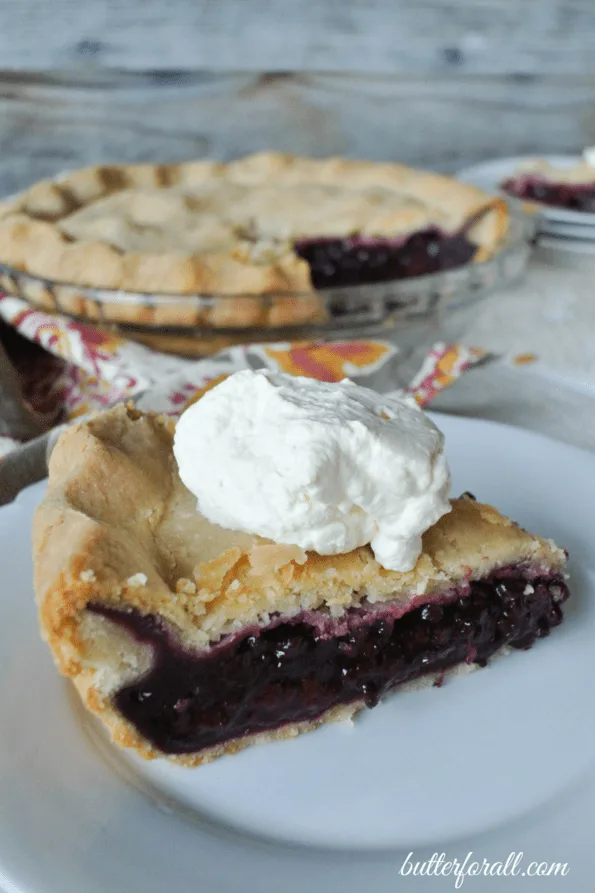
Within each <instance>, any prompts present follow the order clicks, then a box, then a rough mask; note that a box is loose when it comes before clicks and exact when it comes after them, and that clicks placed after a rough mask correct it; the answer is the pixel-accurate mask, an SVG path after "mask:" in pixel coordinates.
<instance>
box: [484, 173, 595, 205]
mask: <svg viewBox="0 0 595 893" xmlns="http://www.w3.org/2000/svg"><path fill="white" fill-rule="evenodd" d="M502 189H504V190H505V191H506V192H508V193H510V195H514V196H516V197H517V198H523V199H529V200H531V201H536V202H540V203H541V204H543V205H553V206H554V207H556V208H568V209H569V210H571V211H588V212H590V213H595V183H554V182H551V181H549V180H546V179H545V178H544V177H540V176H538V175H536V174H524V175H522V176H520V177H513V178H511V179H509V180H505V181H504V182H503V183H502Z"/></svg>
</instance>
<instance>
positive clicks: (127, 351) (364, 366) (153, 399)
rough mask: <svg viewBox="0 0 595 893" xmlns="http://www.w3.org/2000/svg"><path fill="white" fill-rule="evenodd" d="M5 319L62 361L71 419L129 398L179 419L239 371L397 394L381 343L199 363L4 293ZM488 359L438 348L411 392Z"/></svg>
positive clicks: (388, 349)
mask: <svg viewBox="0 0 595 893" xmlns="http://www.w3.org/2000/svg"><path fill="white" fill-rule="evenodd" d="M0 316H1V317H2V318H3V319H4V320H5V322H7V323H8V324H10V325H11V326H13V327H14V328H16V329H17V330H18V331H19V332H20V334H21V335H23V336H24V337H26V338H28V339H29V340H31V341H34V342H36V343H38V344H40V345H41V346H42V347H44V348H45V349H46V350H48V351H49V352H50V353H53V354H55V355H56V356H58V357H60V358H61V359H62V360H63V361H64V369H63V372H62V374H61V376H60V377H59V379H58V380H57V381H56V382H55V383H54V385H53V387H54V388H55V391H56V393H59V395H60V399H61V400H62V402H63V404H64V408H65V413H66V416H67V417H68V418H76V417H77V416H79V415H83V414H85V413H88V412H95V411H97V410H100V409H105V408H107V407H108V406H112V405H113V404H115V403H119V402H121V401H122V400H129V399H134V400H135V401H136V403H137V405H138V406H139V408H141V409H145V410H148V409H150V410H153V411H155V412H161V413H166V414H168V415H171V416H176V415H178V414H179V413H180V412H181V410H182V408H183V407H184V405H185V404H186V403H187V402H188V400H189V399H190V398H191V397H192V395H193V394H194V393H195V392H196V391H197V390H199V389H200V388H203V387H204V386H205V385H206V384H208V382H209V381H212V380H213V379H214V378H219V377H221V376H225V375H229V374H231V373H232V372H236V371H239V370H241V369H257V368H268V369H275V370H279V371H282V372H288V373H290V374H292V375H305V376H308V377H311V378H318V379H321V380H322V381H341V379H343V378H352V379H355V380H359V379H361V378H365V379H366V381H365V382H362V383H365V384H366V385H368V386H369V387H375V388H377V389H378V390H381V391H389V390H391V391H392V390H394V384H392V386H391V380H392V382H395V381H398V380H399V377H398V375H397V374H396V368H397V366H398V364H399V360H400V357H399V352H398V348H396V347H395V346H394V345H392V344H388V343H386V342H383V341H345V342H300V343H284V344H261V345H248V346H241V347H232V348H228V349H226V350H223V351H221V353H219V354H217V355H215V356H213V357H209V358H208V359H203V360H196V359H182V358H179V357H175V356H171V355H168V354H160V353H157V352H155V351H152V350H150V349H149V348H148V347H144V346H143V345H140V344H136V343H134V342H131V341H127V340H126V339H124V338H121V337H119V336H116V335H112V334H110V333H108V332H104V331H101V330H99V329H96V328H94V327H93V326H90V325H85V324H83V323H79V322H76V321H75V320H71V319H68V318H66V317H63V316H59V315H55V314H51V313H46V312H44V311H41V310H34V309H32V308H31V307H30V306H29V305H28V304H27V303H26V302H25V301H23V300H21V299H19V298H14V297H11V296H7V295H6V296H3V295H0ZM484 356H485V354H484V352H483V351H481V350H478V349H476V348H468V347H465V346H463V345H460V344H450V345H445V344H436V345H434V347H433V348H432V349H431V350H430V351H429V353H428V354H427V356H426V358H425V361H424V363H423V365H422V368H421V370H420V372H419V373H418V374H417V375H416V376H415V379H414V380H413V381H412V382H411V383H410V384H409V386H408V387H407V388H406V391H407V392H408V393H411V394H413V395H414V396H415V398H416V399H417V400H418V402H419V403H420V404H422V405H425V404H427V403H429V402H430V401H431V400H432V399H433V398H434V397H435V396H436V394H438V393H439V392H440V391H442V390H443V389H444V388H446V387H448V386H449V385H450V384H452V383H453V382H454V381H455V380H456V379H457V378H458V377H459V376H460V375H461V374H462V373H463V372H465V370H466V369H468V368H469V367H470V366H472V365H474V364H475V363H477V362H478V361H480V360H481V359H482V358H483V357H484ZM391 370H395V374H394V375H391Z"/></svg>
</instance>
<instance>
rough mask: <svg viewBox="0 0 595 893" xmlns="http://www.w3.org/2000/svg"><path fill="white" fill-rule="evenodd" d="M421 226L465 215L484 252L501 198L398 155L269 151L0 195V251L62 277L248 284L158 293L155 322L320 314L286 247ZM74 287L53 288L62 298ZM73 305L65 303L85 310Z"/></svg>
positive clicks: (165, 288) (14, 262) (309, 318)
mask: <svg viewBox="0 0 595 893" xmlns="http://www.w3.org/2000/svg"><path fill="white" fill-rule="evenodd" d="M429 226H437V227H440V228H441V229H442V230H443V231H444V232H446V233H456V232H460V231H461V229H463V228H464V231H465V235H466V237H467V238H468V239H469V241H471V242H472V243H473V244H475V245H476V251H475V255H474V257H473V261H474V262H478V261H484V260H486V259H487V258H489V257H490V256H491V255H492V254H493V253H494V252H495V251H496V250H497V249H498V248H499V246H500V245H501V243H502V240H503V238H504V236H505V235H506V232H507V229H508V211H507V208H506V204H505V203H504V202H503V201H502V200H500V199H494V198H493V197H491V196H489V195H487V194H486V193H484V192H482V191H481V190H479V189H476V188H475V187H473V186H469V185H467V184H463V183H459V182H457V181H456V180H453V179H451V178H449V177H445V176H442V175H439V174H434V173H429V172H424V171H418V170H413V169H411V168H408V167H406V166H404V165H399V164H388V163H387V164H383V163H374V162H364V161H349V160H345V159H340V158H328V159H310V158H302V157H298V156H294V155H283V154H280V153H272V152H269V153H262V154H258V155H253V156H248V157H246V158H242V159H240V160H238V161H234V162H230V163H228V164H222V163H216V162H210V161H198V162H190V163H186V164H178V165H147V164H144V165H112V166H102V167H92V168H86V169H83V170H78V171H75V172H74V173H71V174H68V175H65V176H63V177H61V178H59V179H56V180H48V181H43V182H40V183H36V184H35V185H34V186H32V187H31V188H30V189H28V190H27V191H26V192H24V193H22V194H21V195H20V196H17V197H16V198H15V199H13V200H11V201H8V202H5V203H3V205H1V206H0V263H4V264H6V265H7V266H9V267H12V268H15V269H18V270H23V271H25V272H27V273H29V274H31V275H32V276H35V277H41V278H43V279H47V280H50V281H51V282H55V283H62V284H71V285H73V286H84V287H94V288H100V289H109V290H123V291H126V292H131V293H141V294H142V293H149V294H170V295H213V296H215V298H216V297H217V296H221V295H227V296H240V295H242V296H247V297H243V298H240V297H238V298H237V299H236V300H232V299H231V298H228V299H227V300H216V299H215V300H214V301H213V302H212V305H210V306H208V307H206V308H204V309H202V310H201V311H200V312H199V311H198V310H197V308H196V307H193V306H189V308H188V313H187V314H186V313H184V312H183V310H182V309H181V308H180V307H178V306H176V307H175V308H168V307H166V306H165V307H162V308H159V313H161V317H162V318H161V317H159V315H158V314H157V315H156V316H155V318H154V319H153V318H151V322H152V324H154V325H159V324H164V325H165V324H167V325H174V324H177V325H196V324H199V323H200V324H202V325H205V326H210V327H214V328H221V327H251V326H269V327H283V326H287V325H299V324H300V323H312V322H323V321H324V319H325V313H324V311H323V309H322V302H321V301H320V300H318V299H317V298H316V296H315V295H312V296H311V297H310V300H309V301H308V299H307V297H306V295H307V294H309V293H311V292H312V291H313V286H312V281H311V276H310V268H309V265H308V263H307V262H306V261H305V260H303V259H302V258H300V257H299V256H298V254H296V251H295V250H294V244H295V242H296V241H299V239H300V238H316V237H338V238H344V237H348V236H351V235H354V234H357V235H364V236H371V237H380V238H382V237H384V238H394V237H398V236H399V235H403V236H404V237H405V236H407V235H410V234H411V233H413V232H417V231H420V230H423V229H424V228H427V227H429ZM283 293H286V294H292V293H302V295H303V297H302V298H301V299H300V300H299V301H296V300H289V301H288V300H287V299H283V298H282V297H280V295H282V294H283ZM251 295H253V296H256V297H254V298H253V299H250V297H249V296H251ZM263 296H268V300H265V299H264V298H263ZM73 300H74V299H73V298H72V297H69V295H68V293H67V292H65V293H64V296H63V299H62V302H63V303H64V306H65V307H66V308H68V307H70V304H72V302H73ZM75 303H76V302H75ZM79 304H80V306H79V305H77V306H76V308H75V307H74V306H73V307H72V312H78V313H79V314H82V315H86V313H87V305H86V304H85V302H84V301H83V300H81V301H79ZM104 312H105V315H106V318H108V319H110V320H113V321H118V322H128V323H132V322H138V323H143V322H147V319H146V318H145V317H146V314H147V309H146V308H145V307H144V306H143V305H142V303H141V302H137V303H135V302H132V303H127V304H123V305H122V306H118V305H117V304H116V303H113V302H106V303H105V306H104ZM156 313H157V311H155V314H156ZM155 314H154V315H155Z"/></svg>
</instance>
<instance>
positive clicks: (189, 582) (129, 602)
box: [34, 406, 565, 653]
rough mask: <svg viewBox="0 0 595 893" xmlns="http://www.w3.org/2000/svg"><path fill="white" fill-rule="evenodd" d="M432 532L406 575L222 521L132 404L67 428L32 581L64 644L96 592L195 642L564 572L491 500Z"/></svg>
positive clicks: (456, 512)
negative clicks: (315, 614) (527, 574)
mask: <svg viewBox="0 0 595 893" xmlns="http://www.w3.org/2000/svg"><path fill="white" fill-rule="evenodd" d="M452 505H453V509H452V511H451V513H450V514H448V515H445V516H444V517H443V518H442V519H441V520H440V521H439V522H438V523H437V524H436V525H435V526H434V527H432V528H431V529H430V530H429V531H428V532H427V533H426V534H425V536H424V543H423V553H422V555H421V556H420V558H419V560H418V562H417V564H416V566H415V568H414V569H413V570H412V571H409V572H407V573H398V572H395V571H389V570H386V569H385V568H383V567H381V566H380V565H379V564H378V562H377V561H376V560H375V559H374V556H373V553H372V551H371V550H370V548H369V547H362V548H359V549H356V550H354V551H353V552H350V553H348V554H345V555H334V556H320V555H317V554H315V553H311V552H310V553H306V552H304V551H303V550H302V549H300V548H298V547H295V546H285V545H278V544H275V543H271V542H269V541H267V540H263V539H261V538H259V537H254V536H249V535H247V534H243V533H236V532H232V531H228V530H223V529H222V528H219V527H217V526H216V525H213V524H211V523H210V522H208V521H207V520H206V519H205V518H203V517H202V516H201V515H199V514H198V512H197V511H196V507H195V499H194V497H193V496H192V494H191V493H190V492H189V491H188V490H187V489H186V488H185V487H184V485H183V484H182V482H181V480H180V478H179V476H178V473H177V468H176V464H175V460H174V457H173V451H172V432H171V430H170V427H169V426H168V424H167V423H166V422H164V421H162V420H160V419H159V418H158V417H156V416H154V415H147V414H141V413H139V412H137V411H136V410H134V409H131V408H126V407H123V406H120V407H117V408H116V409H113V410H110V411H108V412H105V413H102V414H101V415H98V416H96V417H95V418H94V419H92V420H90V421H86V422H83V423H80V424H78V425H76V426H74V427H72V428H70V429H69V430H67V431H66V432H65V433H64V434H63V435H62V436H61V438H60V440H59V442H58V445H57V446H56V448H55V449H54V452H53V454H52V458H51V464H50V482H49V487H48V491H47V494H46V496H45V497H44V499H43V501H42V503H41V505H40V506H39V508H38V509H37V512H36V516H35V522H34V556H35V559H34V561H35V587H36V593H37V598H38V601H39V606H40V612H41V620H42V625H43V627H44V630H45V632H46V634H47V636H48V638H49V640H50V644H52V645H53V647H54V648H55V650H57V651H58V652H59V653H60V652H61V650H62V648H63V643H64V635H65V632H66V630H67V629H68V628H69V627H71V631H70V633H69V634H68V639H70V640H72V638H73V637H76V632H75V631H76V626H77V623H78V619H79V617H80V614H81V612H84V609H85V606H86V605H87V604H88V603H89V602H96V603H97V602H100V603H102V604H105V605H111V606H114V607H134V608H137V609H138V610H140V611H142V612H144V613H158V614H160V615H162V616H163V617H164V618H166V620H167V621H168V622H169V623H170V624H171V625H172V626H173V627H174V628H175V629H176V630H179V634H180V637H181V638H182V639H183V640H184V641H185V642H186V643H187V644H189V645H192V646H193V647H198V648H204V647H207V646H208V645H209V644H210V643H212V642H214V641H217V640H218V639H219V638H220V637H221V636H222V635H224V634H227V633H232V632H234V631H237V630H238V629H242V628H243V627H245V626H249V625H251V624H255V623H257V624H262V623H267V622H268V620H269V617H270V615H271V614H273V613H275V614H277V613H278V614H282V615H287V616H291V615H294V614H297V613H298V612H300V611H303V610H315V609H318V608H321V607H324V608H325V609H328V610H329V611H330V612H331V613H332V614H333V615H334V616H340V615H341V613H343V612H344V611H345V610H346V609H347V608H350V607H352V606H354V605H357V604H359V603H360V602H361V601H362V599H364V598H366V599H368V601H371V602H385V601H395V600H403V601H404V602H407V601H408V600H410V599H412V598H413V597H420V596H430V595H431V594H432V593H435V592H437V591H439V590H444V589H445V588H448V587H449V586H455V585H457V583H459V582H461V581H463V580H467V579H470V578H478V577H482V576H485V575H486V574H487V573H489V572H490V571H491V570H493V569H494V568H497V567H502V566H505V565H508V564H511V563H516V562H528V563H530V564H532V565H534V566H536V567H539V566H543V567H544V568H548V569H550V568H559V567H561V566H562V565H563V563H564V560H565V559H564V553H563V552H562V551H561V550H559V549H558V548H557V547H555V546H554V545H553V544H551V543H549V542H546V541H544V540H542V539H539V538H538V537H535V536H532V535H531V534H529V533H527V532H526V531H524V530H522V529H521V528H520V527H518V526H517V525H515V524H513V523H512V522H511V521H509V520H508V519H507V518H504V517H503V516H502V515H500V514H499V513H498V512H497V511H496V510H495V509H493V508H491V507H490V506H487V505H482V504H480V503H476V502H474V501H472V500H469V499H459V500H454V501H453V503H452Z"/></svg>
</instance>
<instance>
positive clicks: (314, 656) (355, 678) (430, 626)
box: [89, 568, 568, 754]
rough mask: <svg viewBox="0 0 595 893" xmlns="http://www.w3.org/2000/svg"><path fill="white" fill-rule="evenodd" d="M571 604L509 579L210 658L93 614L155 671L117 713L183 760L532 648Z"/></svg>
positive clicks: (144, 628)
mask: <svg viewBox="0 0 595 893" xmlns="http://www.w3.org/2000/svg"><path fill="white" fill-rule="evenodd" d="M567 597H568V589H567V587H566V584H565V582H564V580H563V579H562V577H561V576H559V575H555V576H553V575H552V576H547V575H539V574H537V573H535V571H533V572H532V571H531V570H530V569H527V568H524V569H522V568H521V569H519V568H507V569H504V570H501V571H498V572H497V573H494V574H492V575H491V576H489V577H487V578H485V579H483V580H481V581H475V582H471V583H468V584H464V585H463V586H461V587H459V588H458V589H455V590H450V591H449V592H447V593H445V594H444V596H442V597H441V598H440V599H438V600H435V601H433V602H432V603H430V604H428V603H427V601H426V603H425V604H418V605H417V606H414V607H411V606H410V609H409V610H406V612H405V613H402V611H403V608H402V607H400V608H399V607H397V606H396V605H395V604H393V605H388V606H386V605H384V606H379V605H366V606H365V607H358V608H353V609H351V610H350V611H349V612H348V614H347V615H346V616H345V617H343V618H341V619H340V620H333V619H332V618H330V616H329V615H327V614H324V613H323V612H309V613H302V614H301V615H298V616H297V617H294V618H292V619H291V620H289V621H288V620H286V619H283V618H280V617H279V618H277V619H275V620H273V621H272V622H271V623H270V624H269V625H268V626H266V627H263V628H252V629H249V630H247V631H246V632H245V633H241V634H237V635H234V636H228V637H227V638H225V639H223V640H222V641H221V642H220V643H218V644H217V645H216V646H215V647H213V648H212V649H211V650H209V651H207V652H203V653H198V652H194V653H193V652H191V651H189V650H188V649H185V648H183V647H181V646H180V645H179V644H178V643H176V641H175V639H174V637H173V635H172V634H171V632H170V631H169V630H168V628H167V627H166V626H165V625H164V624H163V622H162V621H161V620H160V619H159V617H157V616H154V615H142V614H140V613H139V612H138V611H136V610H134V609H133V610H131V611H122V610H118V609H113V608H109V607H106V606H104V605H99V604H96V605H89V610H90V611H92V612H94V613H95V614H99V615H101V616H103V617H105V618H107V619H109V620H110V621H112V622H114V623H116V624H118V625H119V626H121V627H123V628H125V629H126V630H127V631H128V632H129V633H131V634H132V635H133V636H134V637H135V638H136V639H137V640H138V641H140V642H144V643H147V644H149V645H151V646H152V648H153V662H152V666H151V668H150V670H149V671H148V672H147V673H146V674H145V675H144V676H143V677H142V678H141V679H138V680H136V681H135V682H133V683H131V684H129V685H126V686H124V687H123V688H121V689H120V690H119V691H118V692H117V693H116V694H115V696H114V700H115V705H116V707H117V709H118V710H119V711H120V713H121V714H122V715H123V716H124V717H125V718H126V719H127V720H129V721H130V722H131V723H132V725H134V726H135V727H136V729H137V730H138V731H139V732H140V733H141V734H142V735H143V736H144V737H145V738H146V739H147V740H148V741H150V742H151V743H152V744H153V745H154V746H155V747H157V748H158V749H159V750H161V751H162V752H163V753H167V754H183V753H195V752H198V751H201V750H203V749H205V748H209V747H213V746H214V745H216V744H221V743H223V742H226V741H230V740H231V739H234V738H241V737H243V736H245V735H250V734H255V733H258V732H264V731H267V730H271V729H276V728H279V727H281V726H283V725H285V724H288V723H297V722H302V721H311V720H315V719H316V718H317V717H319V716H321V715H322V714H323V713H324V712H325V711H327V710H329V709H330V708H332V707H337V706H339V705H345V704H350V703H353V702H355V701H364V702H365V704H366V705H367V706H368V707H373V706H375V704H376V703H377V702H378V700H379V698H381V697H382V695H383V694H384V693H385V692H387V691H388V690H390V689H392V688H394V687H395V686H397V685H399V684H400V683H403V682H407V681H410V680H412V679H415V678H417V677H419V676H422V675H423V674H425V673H429V672H440V671H441V670H445V669H447V668H448V667H452V666H454V665H455V664H459V663H462V662H467V663H472V662H475V663H477V664H479V665H481V666H485V664H486V663H487V661H488V659H489V658H490V657H491V656H492V655H493V654H494V653H495V652H496V651H498V650H499V649H500V648H502V647H503V646H504V645H508V646H511V647H513V648H530V647H531V645H533V643H534V642H535V640H536V639H539V638H542V637H544V636H547V635H548V634H549V632H550V629H551V628H552V627H555V626H558V624H559V623H561V621H562V609H561V604H562V603H563V602H564V601H565V600H566V598H567ZM413 605H415V602H414V603H413ZM399 612H401V613H399Z"/></svg>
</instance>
